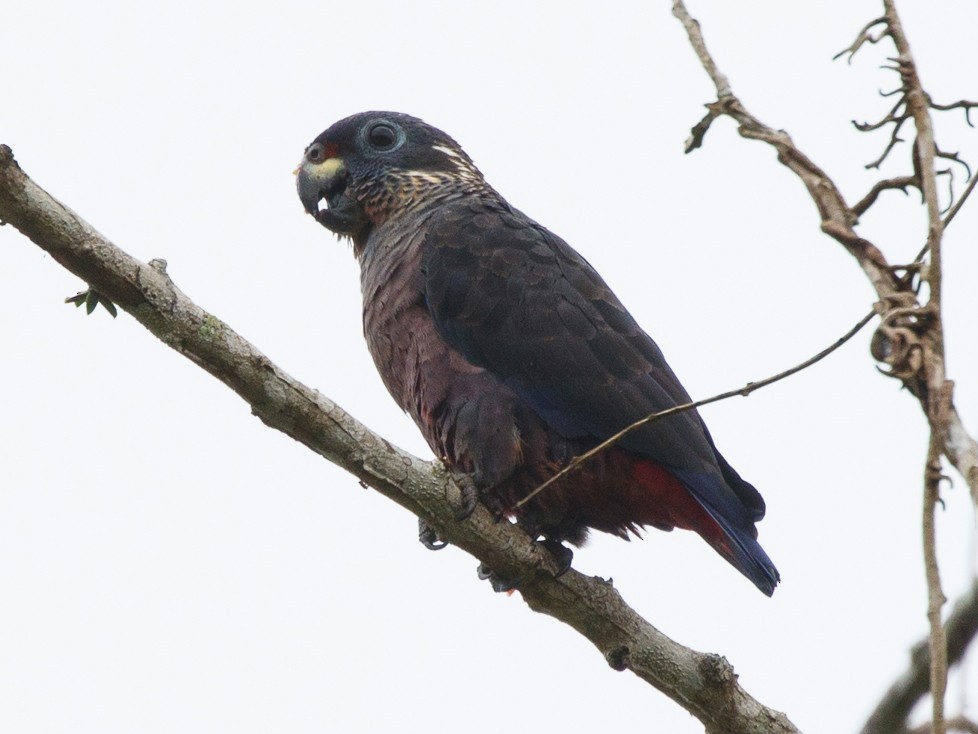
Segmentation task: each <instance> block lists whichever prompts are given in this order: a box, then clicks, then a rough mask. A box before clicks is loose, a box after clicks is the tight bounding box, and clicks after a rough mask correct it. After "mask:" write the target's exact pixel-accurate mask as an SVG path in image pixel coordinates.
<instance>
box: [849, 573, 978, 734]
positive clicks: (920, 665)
mask: <svg viewBox="0 0 978 734" xmlns="http://www.w3.org/2000/svg"><path fill="white" fill-rule="evenodd" d="M944 636H945V637H946V638H947V660H948V665H951V666H953V665H955V664H956V663H959V662H960V661H961V660H962V659H963V658H964V654H965V651H966V650H967V649H968V646H969V645H970V644H971V642H972V641H973V640H974V639H975V637H976V636H978V581H975V582H974V583H972V585H971V588H970V589H969V590H968V591H967V592H966V593H965V594H964V595H962V596H961V598H959V599H958V600H957V602H955V604H954V607H953V609H952V610H951V614H950V615H949V616H948V618H947V621H946V622H945V623H944ZM929 641H930V636H929V635H928V637H925V638H924V639H922V640H920V641H919V642H918V643H917V644H916V645H914V646H913V649H912V651H911V653H910V667H909V668H908V669H907V671H906V672H904V673H903V674H902V675H901V676H900V677H899V678H897V680H896V682H894V683H893V685H892V686H890V689H889V690H888V691H887V692H886V694H885V695H884V696H883V698H882V699H881V700H880V702H879V703H878V704H877V706H876V709H875V710H874V711H873V713H872V715H871V716H870V717H869V719H868V720H867V721H866V724H865V725H864V726H863V728H862V734H905V732H906V731H907V723H906V722H907V717H908V716H909V715H910V711H911V709H912V708H913V707H914V705H915V704H916V703H917V701H918V700H920V697H921V696H923V695H924V694H925V693H927V691H928V690H930V659H931V658H930V645H929Z"/></svg>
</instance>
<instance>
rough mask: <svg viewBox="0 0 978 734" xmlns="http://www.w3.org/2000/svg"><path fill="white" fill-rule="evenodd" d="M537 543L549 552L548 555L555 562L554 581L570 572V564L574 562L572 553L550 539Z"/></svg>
mask: <svg viewBox="0 0 978 734" xmlns="http://www.w3.org/2000/svg"><path fill="white" fill-rule="evenodd" d="M537 543H538V544H539V545H541V546H543V547H544V548H546V549H547V550H548V551H550V555H552V556H553V557H554V560H555V561H557V573H555V574H554V578H555V579H559V578H560V577H561V576H563V575H564V574H565V573H567V572H568V571H570V567H571V562H572V561H573V560H574V551H572V550H571V549H570V548H568V547H567V546H566V545H564V544H563V543H561V542H560V541H559V540H553V539H551V538H544V539H543V540H538V541H537Z"/></svg>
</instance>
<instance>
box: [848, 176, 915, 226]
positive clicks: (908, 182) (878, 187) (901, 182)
mask: <svg viewBox="0 0 978 734" xmlns="http://www.w3.org/2000/svg"><path fill="white" fill-rule="evenodd" d="M916 185H917V177H916V176H897V177H896V178H888V179H885V180H883V181H877V182H876V183H875V184H873V188H871V189H870V190H869V193H868V194H866V195H865V196H864V197H863V198H862V199H860V200H859V201H858V202H857V203H856V204H854V205H853V207H852V213H853V214H855V215H856V216H857V217H861V216H862V215H863V214H865V213H866V210H867V209H869V207H871V206H872V205H873V204H875V203H876V198H877V197H878V196H879V195H880V194H881V193H883V192H884V191H888V190H889V189H899V190H900V191H902V192H903V193H904V194H906V193H908V192H907V187H908V186H916Z"/></svg>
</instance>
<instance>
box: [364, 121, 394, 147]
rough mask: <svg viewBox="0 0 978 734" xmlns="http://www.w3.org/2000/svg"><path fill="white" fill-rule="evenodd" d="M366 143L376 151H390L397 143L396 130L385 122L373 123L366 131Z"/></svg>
mask: <svg viewBox="0 0 978 734" xmlns="http://www.w3.org/2000/svg"><path fill="white" fill-rule="evenodd" d="M367 142H368V143H370V145H371V146H373V147H374V148H375V149H377V150H391V149H392V148H393V147H394V146H396V145H397V143H398V135H397V130H395V129H394V128H393V126H391V125H390V124H389V123H386V122H377V123H374V125H373V126H372V127H371V128H370V129H369V130H367Z"/></svg>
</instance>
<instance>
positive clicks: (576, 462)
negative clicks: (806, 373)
mask: <svg viewBox="0 0 978 734" xmlns="http://www.w3.org/2000/svg"><path fill="white" fill-rule="evenodd" d="M874 316H876V311H875V310H873V311H870V312H869V313H868V314H866V315H865V316H863V317H862V318H861V319H859V322H858V323H857V324H856V325H855V326H853V327H852V328H851V329H849V331H847V332H846V333H845V334H843V335H842V336H841V337H839V338H838V339H836V340H835V341H834V342H833V343H832V344H831V345H829V346H828V347H826V348H825V349H823V350H822V351H821V352H819V353H818V354H816V355H814V356H812V357H809V358H808V359H806V360H805V361H804V362H802V363H801V364H797V365H795V366H794V367H791V368H790V369H787V370H785V371H784V372H779V373H778V374H776V375H772V376H771V377H765V378H764V379H763V380H758V381H757V382H748V383H747V384H746V385H744V386H743V387H740V388H737V389H735V390H728V391H727V392H722V393H720V394H719V395H714V396H713V397H709V398H704V399H703V400H696V401H694V402H692V403H683V404H682V405H676V406H673V407H672V408H667V409H666V410H660V411H659V412H657V413H651V414H650V415H647V416H645V417H644V418H641V419H639V420H637V421H635V422H634V423H632V424H631V425H628V426H625V427H624V428H623V429H621V430H620V431H618V433H616V434H615V435H614V436H612V437H611V438H608V439H606V440H605V441H602V442H601V443H599V444H598V445H597V446H595V447H594V448H592V449H590V450H589V451H586V452H584V453H583V454H581V455H580V456H576V457H574V458H573V459H572V460H571V461H570V463H568V464H567V466H565V467H564V468H563V469H561V470H560V471H559V472H557V473H556V474H554V475H553V476H552V477H550V479H548V480H547V481H545V482H543V483H542V484H541V485H540V486H538V487H537V488H536V489H534V490H533V491H532V492H530V494H528V495H527V496H526V497H524V498H523V499H521V500H520V501H519V502H517V503H516V506H515V507H516V508H519V507H522V506H523V505H525V504H526V503H527V502H529V501H530V500H531V499H533V498H534V497H536V496H537V495H538V494H540V492H542V491H543V490H545V489H546V488H547V487H549V486H550V485H551V484H553V483H554V482H556V481H557V480H559V479H560V478H561V477H564V476H566V475H567V474H570V473H571V472H572V471H574V470H575V469H577V468H578V467H580V466H581V465H582V464H584V463H585V462H587V461H588V460H589V459H593V458H594V457H595V456H597V455H598V454H599V453H601V452H602V451H604V450H606V449H608V448H610V447H612V446H614V445H615V444H616V443H618V442H619V441H621V440H622V439H623V438H624V437H625V436H627V435H628V434H629V433H631V432H632V431H634V430H636V429H638V428H641V427H642V426H645V425H648V424H649V423H652V422H653V421H657V420H659V419H660V418H665V417H666V416H670V415H675V414H676V413H684V412H686V411H687V410H693V409H695V408H699V407H700V406H703V405H709V404H710V403H716V402H719V401H721V400H726V399H727V398H732V397H736V396H738V395H740V396H742V397H747V396H748V395H750V394H751V393H752V392H754V391H755V390H760V389H761V388H762V387H767V386H768V385H773V384H774V383H775V382H778V381H780V380H783V379H785V378H786V377H791V376H792V375H794V374H797V373H798V372H801V371H802V370H803V369H805V368H807V367H811V366H812V365H813V364H815V363H816V362H819V361H821V360H822V359H824V358H825V357H827V356H829V355H830V354H832V352H834V351H835V350H836V349H838V348H839V347H841V346H842V345H843V344H845V343H846V342H847V341H849V340H850V339H852V337H854V336H855V335H856V334H857V333H859V330H860V329H862V328H863V327H864V326H865V325H866V324H868V323H869V322H870V321H871V320H872V319H873V317H874Z"/></svg>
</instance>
